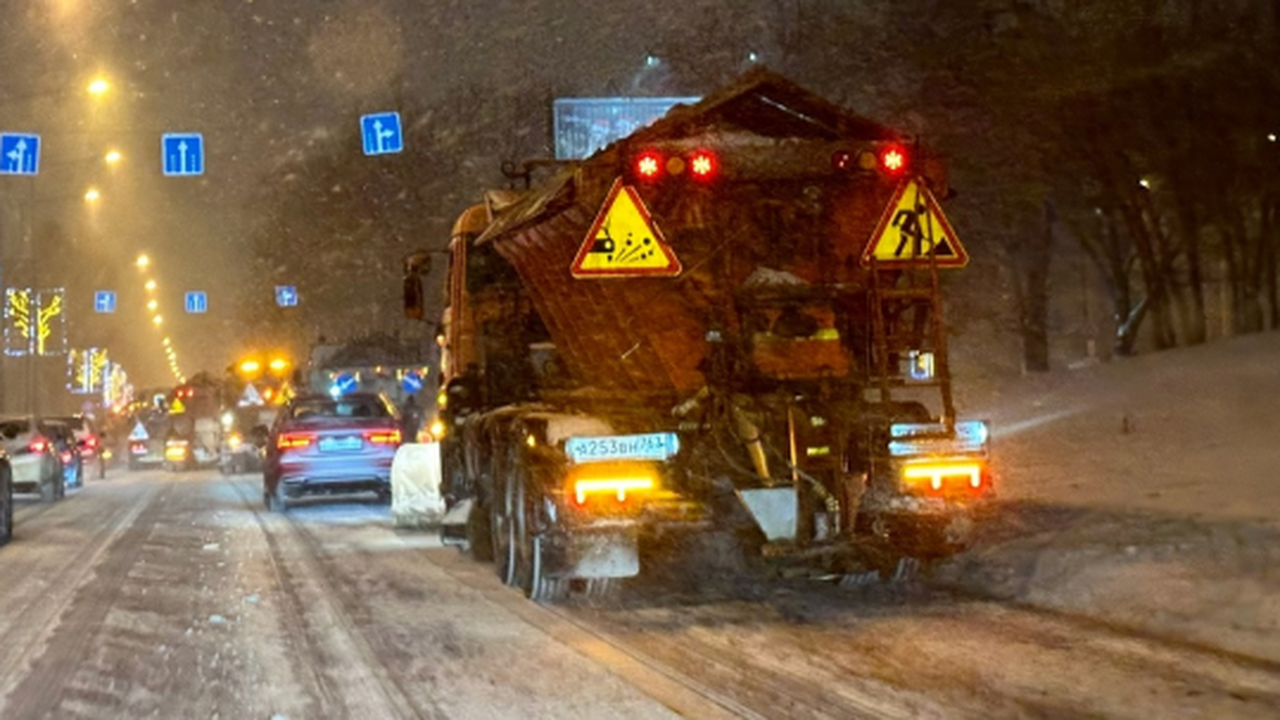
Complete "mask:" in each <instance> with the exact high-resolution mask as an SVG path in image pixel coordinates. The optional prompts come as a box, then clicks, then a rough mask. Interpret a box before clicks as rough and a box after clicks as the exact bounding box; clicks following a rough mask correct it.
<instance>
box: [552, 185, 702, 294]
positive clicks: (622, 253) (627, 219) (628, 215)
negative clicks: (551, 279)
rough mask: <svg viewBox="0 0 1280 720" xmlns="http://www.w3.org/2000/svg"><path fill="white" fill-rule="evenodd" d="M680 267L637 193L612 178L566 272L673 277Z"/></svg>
mask: <svg viewBox="0 0 1280 720" xmlns="http://www.w3.org/2000/svg"><path fill="white" fill-rule="evenodd" d="M680 270H681V267H680V261H679V260H678V259H677V258H676V254H675V253H674V252H673V251H672V250H671V246H669V245H667V241H666V239H665V238H663V237H662V232H661V231H660V230H658V226H657V225H656V224H655V223H654V222H653V218H652V217H651V216H650V215H649V209H648V208H646V207H645V206H644V201H643V200H641V199H640V195H639V193H637V192H636V189H635V188H633V187H631V186H630V185H624V184H623V183H622V178H618V179H617V180H614V181H613V188H612V189H610V190H609V195H608V196H607V197H606V198H605V201H604V204H603V205H601V206H600V212H599V214H597V215H596V219H595V222H593V223H591V229H590V230H588V231H587V235H586V237H585V238H583V240H582V247H581V248H579V249H578V255H577V257H576V258H574V260H573V266H572V267H571V268H570V272H571V273H572V274H573V276H574V277H575V278H599V277H644V276H650V277H655V276H656V277H674V276H676V275H679V274H680Z"/></svg>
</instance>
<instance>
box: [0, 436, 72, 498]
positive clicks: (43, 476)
mask: <svg viewBox="0 0 1280 720" xmlns="http://www.w3.org/2000/svg"><path fill="white" fill-rule="evenodd" d="M0 443H3V445H4V450H5V452H6V453H7V454H8V456H9V464H10V468H11V469H12V475H13V491H14V492H23V493H40V498H41V500H43V501H44V502H54V501H57V500H59V499H61V498H62V497H64V496H65V495H66V491H67V486H66V478H65V476H64V475H63V470H62V460H61V458H59V457H58V449H57V447H56V445H55V443H54V439H53V438H52V437H50V435H48V434H47V429H46V428H43V427H42V426H41V422H40V420H38V419H37V418H36V417H34V416H31V415H16V416H7V417H3V418H0Z"/></svg>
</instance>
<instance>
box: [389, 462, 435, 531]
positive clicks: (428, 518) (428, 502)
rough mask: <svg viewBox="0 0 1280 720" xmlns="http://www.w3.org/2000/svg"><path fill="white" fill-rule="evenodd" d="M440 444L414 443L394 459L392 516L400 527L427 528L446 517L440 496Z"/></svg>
mask: <svg viewBox="0 0 1280 720" xmlns="http://www.w3.org/2000/svg"><path fill="white" fill-rule="evenodd" d="M440 477H441V473H440V445H439V444H438V443H410V444H405V445H401V446H400V447H399V449H397V450H396V456H395V459H394V460H392V462H391V517H392V518H393V521H394V524H395V526H396V527H398V528H424V527H434V526H435V525H437V524H439V523H440V521H441V518H442V517H443V516H444V498H443V497H441V495H440Z"/></svg>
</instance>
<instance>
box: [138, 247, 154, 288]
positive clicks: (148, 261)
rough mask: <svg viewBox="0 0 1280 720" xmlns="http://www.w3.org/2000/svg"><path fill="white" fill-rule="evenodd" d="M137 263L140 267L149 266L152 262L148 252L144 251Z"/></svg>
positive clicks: (145, 267)
mask: <svg viewBox="0 0 1280 720" xmlns="http://www.w3.org/2000/svg"><path fill="white" fill-rule="evenodd" d="M136 264H137V266H138V267H139V268H140V269H142V270H146V269H147V266H148V265H150V264H151V258H149V257H147V255H146V253H143V254H141V255H139V256H138V260H137V263H136ZM148 284H150V283H148ZM147 289H148V290H150V289H151V288H147Z"/></svg>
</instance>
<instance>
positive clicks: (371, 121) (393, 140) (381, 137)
mask: <svg viewBox="0 0 1280 720" xmlns="http://www.w3.org/2000/svg"><path fill="white" fill-rule="evenodd" d="M360 137H361V139H362V140H363V142H364V154H365V155H386V154H387V153H398V152H400V151H402V150H404V135H403V134H401V132H400V113H398V112H384V113H374V114H373V115H364V116H361V118H360Z"/></svg>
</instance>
